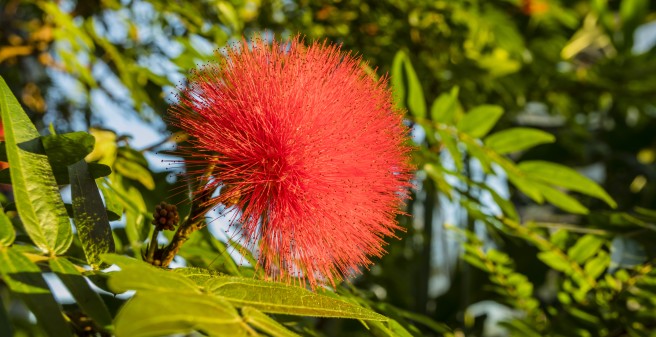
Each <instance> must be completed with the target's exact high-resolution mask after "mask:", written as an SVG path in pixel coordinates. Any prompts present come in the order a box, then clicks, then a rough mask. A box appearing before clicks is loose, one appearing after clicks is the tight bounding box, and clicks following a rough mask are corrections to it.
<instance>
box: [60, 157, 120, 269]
mask: <svg viewBox="0 0 656 337" xmlns="http://www.w3.org/2000/svg"><path fill="white" fill-rule="evenodd" d="M68 172H69V175H70V177H71V178H70V179H71V197H72V202H73V220H74V223H75V227H76V228H77V233H78V235H79V237H80V241H81V242H82V248H83V249H84V255H85V256H86V258H87V262H88V263H89V264H90V265H91V266H92V267H93V268H98V267H99V266H100V264H101V261H100V258H99V256H100V254H104V253H112V252H114V238H113V237H112V230H111V228H110V227H109V220H108V219H107V212H106V211H105V205H103V202H102V199H101V198H100V192H98V187H97V185H96V181H95V180H94V179H93V177H92V176H91V174H90V172H89V166H88V165H87V163H86V162H85V161H84V159H80V161H78V162H77V163H75V164H72V165H70V166H69V167H68Z"/></svg>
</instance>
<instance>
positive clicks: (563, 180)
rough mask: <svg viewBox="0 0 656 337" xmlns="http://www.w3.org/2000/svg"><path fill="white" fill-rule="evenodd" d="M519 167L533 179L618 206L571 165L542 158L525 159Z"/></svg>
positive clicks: (611, 205) (601, 189)
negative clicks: (567, 165) (570, 166)
mask: <svg viewBox="0 0 656 337" xmlns="http://www.w3.org/2000/svg"><path fill="white" fill-rule="evenodd" d="M518 167H519V169H520V170H522V171H524V173H526V175H528V176H529V177H530V178H531V179H535V180H539V181H543V182H545V183H548V184H552V185H555V186H560V187H564V188H566V189H569V190H572V191H576V192H580V193H583V194H586V195H589V196H592V197H595V198H599V199H601V200H603V201H605V202H606V203H607V204H608V205H609V206H610V207H613V208H615V207H617V203H616V202H615V200H613V198H611V196H610V195H608V193H606V191H604V189H603V188H601V187H600V186H599V185H597V184H596V183H595V182H594V181H592V180H590V179H589V178H587V177H585V176H584V175H582V174H580V173H578V172H576V171H575V170H573V169H571V168H569V167H566V166H563V165H560V164H556V163H551V162H547V161H542V160H532V161H523V162H521V163H520V164H519V165H518Z"/></svg>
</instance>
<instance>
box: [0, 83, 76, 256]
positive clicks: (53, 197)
mask: <svg viewBox="0 0 656 337" xmlns="http://www.w3.org/2000/svg"><path fill="white" fill-rule="evenodd" d="M0 95H1V98H2V101H1V102H0V113H2V123H3V127H4V134H5V139H6V147H7V158H8V159H9V162H10V163H11V167H12V170H11V181H12V187H13V188H14V195H15V200H16V208H17V209H18V211H19V212H20V214H21V220H22V223H23V226H24V227H25V230H26V231H27V233H28V234H29V235H30V238H31V239H32V240H33V242H34V244H35V245H36V246H37V247H39V248H40V249H42V250H43V251H44V252H47V253H51V254H62V253H64V252H65V251H66V250H67V249H68V247H69V246H70V244H71V241H72V239H73V235H72V233H71V226H70V223H69V220H68V216H66V211H65V209H64V203H63V202H62V200H61V197H60V196H59V192H58V191H57V184H56V182H55V178H54V175H53V173H52V169H51V167H50V164H49V163H48V159H47V157H46V156H45V155H43V154H40V152H42V148H43V145H42V144H41V140H40V139H39V134H38V132H37V131H36V129H35V128H34V126H33V125H32V123H31V122H30V120H29V119H28V117H27V115H25V113H24V112H23V109H22V108H21V107H20V104H19V103H18V101H17V100H16V98H15V97H14V96H13V95H12V93H11V91H10V90H9V87H7V84H6V82H5V81H4V79H2V78H1V77H0Z"/></svg>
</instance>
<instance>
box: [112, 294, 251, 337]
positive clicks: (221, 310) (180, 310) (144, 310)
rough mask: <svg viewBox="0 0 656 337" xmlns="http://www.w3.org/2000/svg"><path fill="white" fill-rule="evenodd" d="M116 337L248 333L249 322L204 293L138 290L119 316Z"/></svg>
mask: <svg viewBox="0 0 656 337" xmlns="http://www.w3.org/2000/svg"><path fill="white" fill-rule="evenodd" d="M115 322H116V324H115V330H114V332H115V334H116V336H117V337H151V336H152V337H158V336H169V335H174V334H184V335H186V334H189V333H191V332H192V331H194V330H198V331H202V332H203V333H204V334H207V335H209V336H225V337H232V336H246V335H247V331H246V325H245V323H244V322H243V321H242V319H241V317H240V316H239V314H238V313H237V310H235V308H233V307H232V306H231V305H230V304H229V303H227V302H226V301H224V300H221V299H218V298H214V297H211V296H207V295H203V294H184V296H180V295H179V294H176V293H175V292H170V293H162V292H158V291H149V290H142V291H139V292H138V293H137V294H136V295H135V296H134V297H133V298H132V299H130V301H128V303H126V304H125V305H124V306H123V307H122V308H121V310H120V311H119V313H118V315H117V316H116V321H115Z"/></svg>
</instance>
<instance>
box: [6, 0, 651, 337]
mask: <svg viewBox="0 0 656 337" xmlns="http://www.w3.org/2000/svg"><path fill="white" fill-rule="evenodd" d="M254 34H265V35H266V36H269V37H271V38H279V39H284V38H288V37H291V36H295V35H296V34H301V35H302V36H304V37H305V39H306V41H314V40H327V41H330V42H334V43H339V44H342V46H343V48H344V49H345V50H350V51H352V52H353V53H356V54H358V55H361V56H362V58H363V60H365V61H366V62H367V65H368V66H369V67H371V68H372V69H373V70H375V72H376V73H377V74H378V75H383V74H385V73H388V72H391V73H392V82H393V84H394V86H395V90H397V92H398V90H402V91H403V92H402V93H401V94H399V95H398V97H400V99H401V100H402V102H399V104H401V105H402V106H404V107H407V108H408V111H409V113H408V120H407V122H408V125H410V126H411V127H412V129H413V133H412V135H413V139H414V141H415V142H416V145H417V148H418V149H420V150H418V154H417V155H416V158H415V161H416V163H417V166H418V173H417V178H416V180H415V184H416V189H415V190H414V192H413V200H412V201H411V202H410V204H409V205H408V210H407V211H408V213H411V214H412V215H413V216H412V217H404V218H401V219H400V221H401V223H402V224H403V226H404V227H405V228H406V231H405V233H400V234H399V236H400V237H401V240H393V239H392V240H390V242H389V245H388V247H387V249H388V251H389V254H388V255H386V256H385V257H384V258H382V259H380V261H378V263H377V264H376V265H375V266H373V267H372V268H371V270H368V271H365V273H364V275H363V276H361V277H358V278H357V279H354V280H352V283H353V285H355V286H356V287H357V291H358V292H361V293H362V294H363V296H366V297H368V298H371V299H373V300H374V301H375V302H377V303H380V306H381V308H382V307H385V306H389V308H383V309H381V310H387V311H388V313H389V312H392V313H395V316H396V317H398V318H399V319H407V320H409V321H412V322H415V324H416V325H417V328H416V330H412V331H413V332H415V333H417V334H418V335H442V334H447V335H457V336H461V335H472V336H505V335H507V334H510V333H514V334H516V335H524V336H528V335H536V336H539V335H563V336H570V335H571V336H574V335H581V336H586V335H587V336H597V335H612V336H624V335H630V336H648V335H650V332H651V331H652V330H653V329H655V328H656V317H655V314H654V311H653V309H654V306H655V305H656V293H652V291H653V290H652V288H653V285H652V284H651V283H649V282H646V285H644V287H639V289H638V290H635V288H631V287H632V286H633V287H635V286H636V285H638V284H640V281H639V279H638V278H635V279H632V277H637V276H636V275H639V276H640V277H642V276H645V277H647V276H649V277H651V276H650V275H651V274H650V272H651V266H652V264H651V262H653V256H654V255H653V254H654V246H653V242H654V239H656V235H654V228H655V225H654V224H652V222H653V220H654V218H656V217H655V214H656V213H654V212H653V211H651V209H656V199H655V198H656V164H655V160H656V2H654V1H649V0H622V1H619V0H589V1H578V0H571V1H565V0H562V1H559V0H457V1H456V0H451V1H446V0H445V1H440V0H434V1H426V0H353V1H346V0H341V1H327V0H316V1H309V0H232V1H223V0H200V1H160V0H134V1H129V0H123V1H118V0H78V1H74V0H62V1H45V0H29V1H20V0H0V75H2V77H3V78H4V79H5V80H6V81H7V82H8V84H9V86H10V87H11V89H12V91H13V92H14V93H15V94H16V96H17V97H18V98H19V100H20V102H21V103H22V104H23V107H24V108H25V110H26V111H27V112H28V114H29V115H30V116H31V118H32V119H33V121H34V122H35V124H36V125H37V128H39V129H40V130H42V131H43V133H47V129H48V128H49V127H51V128H54V130H56V131H57V132H67V131H77V130H85V131H88V130H91V131H92V133H93V134H94V135H95V136H96V137H97V142H99V143H102V144H106V145H107V148H108V150H107V151H108V152H111V153H113V156H114V157H112V158H114V159H112V165H113V167H114V170H115V171H117V172H119V173H120V174H123V176H124V177H125V179H128V180H131V181H134V182H135V183H134V186H136V187H134V189H132V190H130V191H129V193H128V194H130V195H131V196H132V197H133V198H134V200H136V201H135V204H136V205H137V207H138V208H140V209H144V210H146V209H148V208H149V207H150V206H151V205H154V204H156V203H157V202H159V201H160V200H159V199H158V198H160V199H161V197H162V196H163V195H167V192H165V190H166V189H167V188H169V187H170V186H173V184H175V183H176V182H175V181H176V178H175V175H174V174H173V173H172V172H173V171H174V170H172V169H170V168H169V167H168V166H167V165H166V164H165V163H162V160H163V159H164V160H165V159H167V158H169V157H168V156H167V154H166V153H167V151H169V150H171V149H172V148H173V146H174V144H175V142H176V141H180V139H181V135H180V134H178V133H176V130H172V129H170V128H169V127H168V126H167V125H166V123H165V122H164V121H163V119H162V117H163V116H164V115H165V114H166V110H167V107H168V106H169V104H171V103H172V102H174V101H175V92H176V86H179V85H183V84H184V79H185V76H186V74H187V73H188V72H189V70H190V69H193V68H195V67H197V66H198V65H201V64H203V63H206V62H210V61H212V60H213V59H214V57H215V55H214V52H215V51H216V50H218V49H219V48H222V47H225V46H227V45H229V44H230V43H234V42H235V41H239V40H240V39H242V38H243V37H249V36H253V35H254ZM395 66H396V67H397V69H396V70H395V69H394V67H395ZM398 67H401V68H402V70H399V69H401V68H398ZM403 69H405V70H403ZM408 69H410V70H408ZM399 87H401V89H399ZM456 92H457V103H456V105H457V107H456V110H457V112H456V113H457V114H462V112H464V111H468V110H470V109H472V108H474V107H477V106H479V105H481V104H488V105H496V106H500V107H501V108H502V109H503V111H504V113H503V116H501V118H500V119H499V121H498V123H496V125H495V127H494V130H493V131H501V130H505V129H508V128H511V127H532V128H536V129H540V130H542V131H545V132H547V133H549V134H552V135H554V136H555V139H556V141H555V142H552V143H549V144H542V145H539V146H537V147H534V148H532V149H530V150H528V151H522V152H518V153H513V154H511V155H510V159H511V160H512V161H515V162H520V161H523V160H544V161H550V162H555V163H560V164H563V165H565V166H568V167H572V168H575V169H576V170H577V171H578V172H580V173H582V174H584V175H585V176H587V177H589V178H591V179H592V180H594V181H596V182H597V183H599V184H600V185H601V186H602V187H603V188H604V189H605V190H606V191H607V192H608V193H609V194H610V196H612V198H613V199H614V200H615V201H616V202H617V204H618V205H617V208H616V209H614V210H611V208H610V207H608V206H607V205H606V204H605V203H603V202H602V201H600V200H597V199H593V198H590V197H588V196H585V192H583V193H582V194H576V195H575V198H576V199H577V200H578V202H579V203H580V204H581V205H582V206H584V208H585V209H586V210H589V212H588V211H586V212H576V211H574V212H572V209H575V210H576V205H574V206H572V205H571V204H569V207H568V206H567V205H565V206H564V207H563V205H562V203H561V204H560V205H559V206H560V207H555V206H554V205H553V204H558V202H554V201H551V202H550V203H537V202H535V200H532V198H529V197H527V196H526V193H525V192H526V191H525V190H521V191H520V190H518V188H517V186H515V185H513V184H509V182H508V179H507V174H506V172H504V171H505V170H504V169H502V168H499V165H496V163H494V160H492V169H491V170H487V169H486V165H485V163H483V162H484V161H485V160H484V159H481V156H479V155H478V154H477V153H474V152H472V150H471V149H470V148H469V147H467V146H466V143H463V144H465V145H463V144H460V142H458V143H457V144H455V145H453V146H455V150H453V149H454V148H453V147H451V148H449V150H448V151H447V150H445V148H447V147H449V146H451V145H450V144H449V141H448V139H445V136H444V134H443V133H442V134H440V133H439V132H437V131H436V130H433V129H432V128H430V127H426V125H425V123H422V121H423V119H422V118H424V116H427V115H429V116H435V115H434V114H430V113H428V114H427V113H426V111H428V110H431V109H438V108H439V107H441V106H443V105H444V104H445V103H444V102H445V100H446V99H447V98H448V97H451V96H449V95H452V94H455V93H456ZM440 104H441V105H440ZM436 107H437V108H436ZM422 112H423V113H422ZM426 119H427V120H430V119H431V117H426ZM435 135H437V136H435ZM103 140H104V141H103ZM117 149H118V150H117ZM112 151H114V152H112ZM117 151H118V156H117V155H116V152H117ZM456 153H460V154H456ZM103 156H107V154H106V153H104V154H103V153H100V154H99V157H98V158H105V157H103ZM457 157H459V158H457ZM98 158H96V159H98ZM135 158H136V159H135ZM114 160H115V161H114ZM428 164H430V165H431V166H427V165H428ZM454 171H457V172H459V173H458V174H454V173H453V172H454ZM565 187H566V186H565ZM520 189H521V188H520ZM528 189H529V190H530V188H528ZM579 192H581V191H579ZM533 199H534V198H533ZM504 200H505V201H504ZM508 201H509V202H508ZM548 201H549V200H548ZM566 201H569V200H566ZM563 209H564V210H563ZM513 212H515V213H516V215H517V217H516V219H521V223H523V225H520V226H523V227H522V228H524V229H525V230H524V231H521V230H520V231H519V232H517V231H515V232H513V231H512V230H510V229H508V226H507V225H508V224H505V225H499V224H498V223H496V222H495V219H497V220H498V218H499V216H500V215H502V214H507V213H513ZM573 213H579V214H573ZM130 217H131V216H130V214H128V215H127V216H125V217H123V218H122V219H121V220H119V221H117V222H116V223H114V228H115V235H116V238H117V240H119V243H120V245H119V249H123V250H124V251H138V250H139V249H140V247H139V245H138V243H139V242H143V238H145V237H147V232H148V229H147V228H146V227H144V226H142V225H140V221H141V220H139V218H138V214H137V215H133V216H132V218H130ZM531 224H533V226H531ZM135 226H136V227H135ZM504 226H505V227H504ZM132 227H134V228H132ZM220 227H221V224H220V223H216V224H213V225H212V232H213V233H214V234H215V235H216V236H217V237H219V238H220V239H221V240H224V241H225V239H226V236H225V234H223V232H222V230H221V228H220ZM511 227H512V226H511ZM144 228H146V229H145V234H144ZM518 233H519V234H518ZM586 235H592V236H594V237H596V238H600V239H599V240H598V242H599V243H598V244H597V243H596V242H597V241H595V244H593V245H592V246H580V247H579V249H583V250H591V251H592V253H591V254H590V256H586V257H584V258H582V259H581V261H578V263H579V264H580V268H583V269H584V270H585V271H586V272H587V271H588V269H593V268H594V265H591V267H588V264H587V262H589V261H588V259H594V258H598V260H597V262H599V261H600V260H603V263H604V264H603V270H604V271H605V273H604V274H603V275H601V274H596V276H595V277H594V278H595V279H598V281H597V282H594V285H592V286H590V289H587V290H586V291H585V293H584V294H583V295H576V292H577V291H578V290H580V289H581V288H582V286H581V285H580V284H579V283H578V282H577V280H576V275H574V276H572V274H571V273H569V272H568V269H567V268H565V267H562V268H559V267H558V266H557V265H558V262H548V261H547V262H545V260H548V258H545V256H544V255H540V254H544V253H548V252H549V250H550V249H556V248H559V249H560V250H561V252H569V251H570V250H571V249H570V248H572V247H574V246H575V245H576V244H577V243H579V242H580V239H581V238H582V237H584V236H586ZM536 236H538V237H539V238H543V239H544V240H546V241H548V242H550V243H551V246H549V247H546V248H545V246H541V245H540V242H541V241H540V240H539V239H536ZM580 245H583V244H580ZM554 247H556V248H554ZM581 247H582V248H581ZM491 251H495V252H503V253H499V254H500V255H501V256H497V255H495V254H491V255H492V256H491V255H490V252H491ZM477 252H480V253H481V254H482V255H480V256H479V255H476V254H477ZM600 252H604V254H606V255H605V257H604V255H603V254H602V253H600ZM189 254H190V255H189V258H190V259H192V258H194V259H195V258H198V256H196V255H193V254H192V253H189ZM208 254H210V253H208ZM183 255H184V254H183ZM235 255H236V254H235ZM567 255H568V256H569V257H570V258H572V259H574V260H577V258H576V257H573V255H575V254H574V253H571V254H569V253H568V254H567ZM600 256H602V257H603V258H601V257H600ZM211 258H212V256H209V257H208V260H211ZM236 258H237V259H238V260H239V257H236ZM486 259H487V260H486ZM201 260H202V258H201ZM477 261H478V262H480V261H483V267H481V266H480V265H476V263H477ZM178 262H179V263H181V264H184V263H185V260H184V259H181V260H179V261H178ZM575 262H577V261H575ZM206 263H209V261H206ZM599 263H601V262H599ZM577 265H578V264H577ZM490 266H492V267H490ZM613 268H614V269H613ZM645 268H647V269H648V270H647V269H645ZM619 269H621V270H625V271H626V273H627V276H626V277H624V276H622V275H617V272H616V271H617V270H619ZM605 275H609V276H608V277H606V276H605ZM499 277H500V278H501V279H502V280H501V281H500V279H499ZM608 278H610V279H612V280H616V281H617V282H619V283H618V284H619V287H620V289H619V290H618V289H617V287H616V286H615V285H616V283H613V282H614V281H611V280H608ZM504 280H505V281H504ZM631 280H633V281H631ZM647 280H652V279H647ZM504 282H505V283H504ZM623 282H624V283H623ZM631 282H633V283H631ZM650 282H651V281H650ZM529 283H530V289H528V290H526V289H525V288H524V290H521V289H520V288H521V287H522V284H524V285H526V284H529ZM504 284H505V285H507V286H508V289H505V290H504V289H503V288H504ZM499 288H502V289H499ZM509 289H510V290H509ZM353 291H356V290H353ZM650 308H651V309H652V312H645V311H649V310H650ZM397 309H398V310H397ZM502 322H505V323H502ZM508 322H512V323H508ZM312 324H313V326H314V328H316V331H318V332H317V334H325V335H334V336H346V335H358V334H363V333H365V332H363V330H362V328H357V327H356V326H357V324H356V323H354V322H351V321H344V320H327V319H324V320H319V321H313V323H312Z"/></svg>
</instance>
